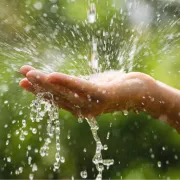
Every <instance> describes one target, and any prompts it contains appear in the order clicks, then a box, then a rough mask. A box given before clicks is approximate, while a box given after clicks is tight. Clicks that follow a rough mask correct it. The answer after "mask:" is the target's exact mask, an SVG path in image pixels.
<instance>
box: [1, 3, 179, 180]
mask: <svg viewBox="0 0 180 180" xmlns="http://www.w3.org/2000/svg"><path fill="white" fill-rule="evenodd" d="M86 2H87V3H86ZM83 3H84V4H83ZM0 10H1V13H0V18H1V28H0V35H1V40H0V70H1V76H0V96H1V98H0V109H1V113H2V115H1V117H0V122H1V123H2V124H1V127H2V128H1V133H2V134H1V137H2V139H1V140H2V141H1V147H0V148H1V154H2V156H4V157H5V158H4V160H3V161H1V164H0V165H1V167H2V169H1V172H2V173H4V175H2V177H4V178H9V177H7V176H8V174H11V175H12V176H11V177H10V178H14V177H18V178H27V176H25V172H29V178H30V179H33V178H34V177H35V178H36V176H38V175H36V173H37V172H39V174H42V177H43V178H47V174H46V173H44V172H45V170H44V166H43V165H42V167H40V166H41V165H39V164H40V163H39V164H38V163H37V162H35V161H36V160H37V161H38V156H42V157H43V158H42V161H44V162H45V163H47V166H46V168H47V169H48V167H50V166H51V163H50V162H52V164H53V167H52V168H51V171H52V172H53V173H54V171H55V173H56V171H58V169H60V166H59V165H60V164H61V163H64V165H66V164H68V161H67V160H66V159H64V157H63V156H60V151H61V150H62V148H61V146H60V143H61V142H60V138H59V134H60V129H59V127H64V125H63V124H59V122H61V123H62V122H63V120H64V119H65V123H66V124H70V122H71V121H66V119H68V118H67V116H63V117H62V118H61V119H60V121H59V119H58V120H57V121H56V120H52V121H51V120H50V119H51V118H48V121H47V122H45V121H44V120H43V116H47V113H49V115H48V116H50V117H52V116H54V114H50V112H49V111H50V110H48V111H46V112H45V111H44V109H43V110H42V109H41V107H42V106H47V107H46V108H47V109H51V108H53V109H54V111H55V112H57V110H56V108H55V107H54V106H52V107H50V106H49V105H45V102H43V101H42V100H40V99H41V98H42V97H38V98H39V100H40V101H42V102H43V104H41V103H39V102H37V101H35V102H36V103H37V104H33V105H32V107H31V108H32V112H31V121H29V109H28V108H29V107H28V106H29V103H30V99H31V97H29V96H28V95H27V93H24V92H23V91H22V90H20V88H19V87H18V82H19V80H20V79H21V78H22V77H20V76H19V73H18V70H19V67H20V66H22V65H24V64H29V65H33V66H35V67H37V68H39V69H40V70H42V71H43V72H46V73H51V72H54V71H60V72H64V73H67V74H71V75H83V76H84V75H90V74H92V73H99V72H104V71H106V70H114V69H118V70H120V69H121V70H122V71H124V72H131V71H142V72H145V73H148V74H149V75H151V76H153V77H155V78H157V79H159V80H162V81H163V82H166V83H167V84H169V85H172V86H174V87H177V88H180V86H179V84H178V83H177V82H178V80H179V78H180V73H179V72H180V69H179V55H180V54H179V53H180V46H179V44H180V43H179V39H180V38H179V37H180V34H179V3H178V1H175V0H174V1H148V2H147V1H140V0H139V1H138V0H136V1H131V0H125V1H117V0H112V1H98V0H96V1H95V0H94V1H92V0H88V1H82V2H80V1H75V0H67V1H57V0H48V1H46V2H45V1H44V2H42V1H33V2H32V1H22V2H19V3H18V1H13V2H10V1H5V0H2V1H1V3H0ZM142 14H143V15H142ZM41 96H42V95H41ZM151 101H155V100H154V99H153V98H152V99H151ZM41 110H42V111H41ZM45 114H46V115H45ZM123 114H124V115H125V116H126V117H127V118H126V119H128V118H129V116H128V112H127V111H126V110H124V111H123ZM56 115H57V113H55V116H56ZM138 118H139V117H138ZM78 121H79V122H83V119H82V118H79V120H78ZM117 121H119V120H117ZM117 121H116V123H114V122H113V128H116V127H118V123H117ZM37 124H38V125H37ZM46 125H47V129H46V131H45V132H44V131H43V129H45V128H44V127H46ZM81 125H82V124H79V126H81ZM129 126H130V125H129ZM129 126H128V127H127V129H128V130H126V128H125V127H124V126H123V127H124V129H125V130H124V131H125V132H126V131H129ZM152 126H153V125H152ZM70 127H71V128H72V129H73V127H75V125H72V126H70ZM135 127H136V126H133V127H130V132H129V134H128V133H127V137H124V138H123V137H122V136H123V133H120V132H119V131H118V130H114V131H113V130H112V129H113V128H112V129H111V131H110V130H108V133H107V135H106V133H105V134H104V136H105V138H107V139H111V138H112V139H114V138H115V137H116V136H117V137H119V139H122V142H123V143H124V144H122V142H120V143H119V145H117V146H116V147H114V148H112V149H115V151H111V150H110V151H111V154H113V155H114V156H115V154H116V153H114V152H116V149H121V150H122V151H120V150H119V152H121V153H119V154H118V153H117V156H115V157H116V158H115V161H117V162H118V161H119V159H118V158H121V159H122V160H121V159H120V160H121V165H122V166H121V167H125V168H124V169H127V173H128V167H130V165H129V164H130V163H129V162H125V160H124V165H123V157H121V155H120V154H122V156H123V155H124V156H127V154H125V153H124V152H129V154H131V152H132V151H131V150H129V151H128V147H129V146H128V145H126V143H125V142H126V141H128V140H129V141H130V140H131V138H130V137H131V132H134V131H133V129H135V130H136V132H135V134H137V133H138V132H141V129H136V128H135ZM137 127H139V124H138V123H137ZM150 127H151V126H149V128H150ZM153 127H154V126H153ZM163 127H164V126H163ZM100 128H101V127H100ZM139 128H140V127H139ZM142 129H144V127H143V128H142ZM118 132H119V133H118ZM166 132H169V130H168V131H166ZM73 133H74V134H76V133H75V132H73V130H72V132H68V133H67V134H66V133H64V134H65V136H67V137H66V140H67V141H69V142H70V143H71V144H73V143H74V141H75V137H74V134H73ZM78 133H79V132H77V134H78ZM153 133H155V134H153V143H152V144H151V146H156V144H157V142H156V141H158V144H160V142H161V141H162V140H163V139H164V138H161V140H160V138H158V136H160V135H159V134H156V132H154V131H153ZM141 134H143V133H141ZM141 134H138V135H139V136H138V137H139V138H140V137H141ZM149 134H151V132H149ZM62 136H63V135H62V134H61V137H62ZM143 136H145V137H146V139H149V138H148V137H149V136H150V135H149V136H147V135H144V134H143ZM35 137H37V139H38V140H37V141H36V139H35ZM145 137H143V138H142V143H141V145H142V146H141V145H138V143H136V145H135V146H137V147H139V149H143V150H144V148H145V147H147V149H148V148H149V147H148V142H147V140H144V138H145ZM168 137H170V139H171V140H172V142H173V143H174V144H176V143H177V142H178V140H177V139H178V138H177V137H176V135H174V134H173V135H171V134H170V135H169V136H168ZM86 138H87V135H84V139H86ZM128 138H129V139H128ZM133 138H134V137H133ZM31 139H32V140H31ZM127 139H128V140H127ZM112 141H113V140H112ZM167 141H168V140H167ZM175 142H176V143H175ZM3 144H4V145H3ZM34 144H36V145H37V147H34V146H33V145H34ZM39 144H41V147H39V146H38V145H39ZM62 144H63V143H62ZM77 144H78V142H77ZM165 145H166V150H164V149H162V148H156V150H153V152H151V153H150V155H149V157H150V159H152V160H153V161H150V162H152V163H154V166H156V167H157V169H162V168H163V167H164V165H165V164H167V165H168V166H166V168H167V169H170V168H169V167H170V166H172V164H173V162H175V161H177V160H178V157H179V154H178V152H174V151H172V152H170V153H169V154H172V159H173V160H169V159H165V160H164V161H163V160H161V159H160V158H159V156H161V154H162V156H163V157H167V156H166V155H167V154H163V153H166V151H170V150H168V148H167V147H168V146H169V147H170V148H169V149H176V147H174V146H173V145H171V143H169V144H168V142H164V143H163V142H162V147H165ZM53 147H54V148H53ZM171 147H172V148H171ZM66 148H67V149H71V146H70V147H66ZM83 148H84V147H83ZM85 148H86V149H87V147H85ZM107 148H108V147H107V146H105V145H104V147H103V149H101V148H100V149H101V150H106V149H107ZM123 149H125V150H123ZM133 150H134V151H136V149H134V148H133ZM137 151H138V150H137ZM144 151H145V150H144ZM161 151H162V152H161ZM176 151H177V150H176ZM15 152H19V153H16V154H15ZM67 152H68V151H67ZM74 152H76V149H75V148H74ZM87 152H88V151H87ZM145 152H148V150H147V151H145ZM23 154H24V156H25V157H24V158H23ZM34 154H35V155H37V156H36V157H35V158H34ZM51 154H53V158H52V159H53V160H49V159H50V158H51ZM69 154H70V153H68V155H69ZM86 154H87V153H86ZM137 154H141V155H142V156H143V153H139V152H138V153H137ZM20 155H21V156H20ZM68 155H67V156H66V157H67V159H70V158H71V156H69V157H68ZM48 156H50V158H49V159H48ZM74 156H76V154H74ZM134 157H136V155H134ZM168 157H169V156H168ZM136 158H137V159H138V158H139V157H136ZM143 158H144V156H143ZM39 159H40V158H39ZM134 159H135V158H134ZM134 159H133V158H131V160H132V161H133V160H134ZM158 162H161V164H160V163H158ZM87 164H88V163H87ZM105 164H106V162H105ZM36 165H37V166H36ZM100 165H102V164H100ZM14 166H15V167H14ZM67 166H69V165H67ZM76 166H77V165H76V164H74V167H76ZM87 166H88V165H87ZM103 166H104V167H105V166H106V165H103ZM13 167H14V169H13ZM3 168H4V169H3ZM28 168H29V169H30V170H29V169H28ZM68 168H69V169H73V168H72V167H68ZM101 168H102V166H100V172H101ZM112 168H113V167H112ZM6 169H7V171H6ZM9 169H11V170H10V171H9ZM82 169H83V168H81V170H80V171H82ZM36 170H37V171H36ZM48 170H49V169H48ZM48 170H46V172H47V171H48ZM49 171H50V170H49ZM72 171H73V170H72ZM80 171H78V173H77V174H80ZM84 171H87V170H86V168H84ZM122 171H123V168H122ZM42 172H43V173H42ZM23 173H24V174H23ZM62 173H64V172H61V173H59V174H62ZM120 173H121V172H120ZM37 174H38V173H37ZM72 174H73V176H72ZM72 174H69V177H73V178H74V176H75V174H76V173H75V172H72ZM112 174H116V173H112ZM43 175H44V176H43ZM48 176H49V177H50V178H52V177H53V176H56V174H55V175H54V174H53V175H52V174H51V173H49V174H48ZM118 176H119V178H120V177H122V174H120V175H118ZM42 177H40V178H42ZM64 177H65V176H64ZM64 177H59V178H64ZM66 177H67V176H66ZM88 177H90V173H88ZM88 177H87V178H88ZM98 177H100V178H101V173H100V175H99V176H98ZM111 177H112V176H111ZM156 177H157V176H156ZM153 178H154V177H153Z"/></svg>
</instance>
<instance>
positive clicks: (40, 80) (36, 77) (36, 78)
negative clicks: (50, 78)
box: [26, 70, 47, 86]
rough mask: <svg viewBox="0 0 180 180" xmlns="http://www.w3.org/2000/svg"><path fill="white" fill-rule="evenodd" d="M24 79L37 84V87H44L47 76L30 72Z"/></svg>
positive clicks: (33, 71) (38, 72)
mask: <svg viewBox="0 0 180 180" xmlns="http://www.w3.org/2000/svg"><path fill="white" fill-rule="evenodd" d="M26 78H27V79H28V80H29V81H30V82H31V83H32V84H37V85H39V86H44V85H46V80H47V75H46V74H44V73H42V72H40V71H38V70H31V71H29V72H28V73H27V74H26Z"/></svg>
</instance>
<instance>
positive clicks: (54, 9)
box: [50, 4, 59, 13]
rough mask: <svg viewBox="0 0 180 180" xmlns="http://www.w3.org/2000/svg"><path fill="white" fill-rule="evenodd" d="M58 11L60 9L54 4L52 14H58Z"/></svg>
mask: <svg viewBox="0 0 180 180" xmlns="http://www.w3.org/2000/svg"><path fill="white" fill-rule="evenodd" d="M58 9H59V7H58V6H57V5H56V4H54V5H52V6H51V9H50V11H51V12H52V13H57V11H58Z"/></svg>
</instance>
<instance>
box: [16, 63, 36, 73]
mask: <svg viewBox="0 0 180 180" xmlns="http://www.w3.org/2000/svg"><path fill="white" fill-rule="evenodd" d="M31 70H35V68H33V67H32V66H29V65H25V66H22V67H21V68H20V70H19V71H20V73H21V74H23V75H24V76H26V74H27V73H28V72H29V71H31Z"/></svg>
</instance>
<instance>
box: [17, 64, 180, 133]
mask: <svg viewBox="0 0 180 180" xmlns="http://www.w3.org/2000/svg"><path fill="white" fill-rule="evenodd" d="M20 73H21V74H23V75H24V76H25V78H24V79H22V80H21V82H20V86H21V87H23V88H24V89H25V90H27V91H29V92H31V93H33V94H37V93H40V92H51V93H52V94H53V96H54V101H55V103H56V105H57V106H58V107H59V108H63V109H65V110H68V111H70V112H71V113H72V114H73V115H74V116H83V117H87V118H90V117H96V116H98V115H100V114H102V113H107V112H114V111H121V110H128V111H129V110H131V109H134V110H135V111H146V112H147V113H149V114H150V115H152V116H153V117H154V118H159V119H160V120H163V121H167V122H168V123H169V124H170V125H172V126H173V127H174V128H176V129H177V130H178V131H179V132H180V113H179V111H180V91H179V90H177V89H174V88H172V87H170V86H167V85H165V84H163V83H161V82H158V81H156V80H154V79H153V78H152V77H150V76H149V75H146V74H143V73H140V72H131V73H127V74H122V73H121V72H116V73H114V74H113V76H112V74H111V73H110V74H108V73H102V74H98V75H97V76H95V78H93V79H92V80H90V81H88V80H84V79H82V78H78V77H75V76H70V75H66V74H62V73H57V72H54V73H51V74H45V73H42V72H41V71H39V70H36V69H35V68H33V67H31V66H23V67H21V69H20ZM108 76H110V77H108ZM47 99H48V97H47ZM178 99H179V101H178Z"/></svg>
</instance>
